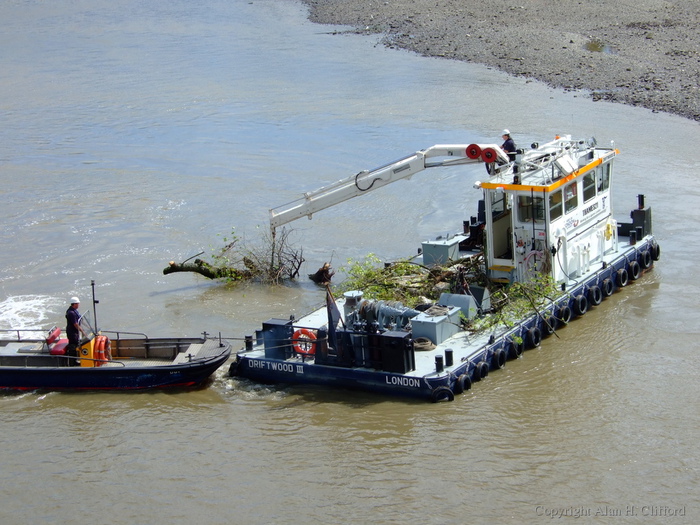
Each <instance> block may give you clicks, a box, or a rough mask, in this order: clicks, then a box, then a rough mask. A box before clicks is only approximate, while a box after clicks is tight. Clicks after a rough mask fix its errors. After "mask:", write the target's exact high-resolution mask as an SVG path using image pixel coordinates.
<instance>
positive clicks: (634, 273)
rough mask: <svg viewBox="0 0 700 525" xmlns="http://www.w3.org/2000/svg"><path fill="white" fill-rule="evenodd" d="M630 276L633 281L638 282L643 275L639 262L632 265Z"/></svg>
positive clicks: (633, 262)
mask: <svg viewBox="0 0 700 525" xmlns="http://www.w3.org/2000/svg"><path fill="white" fill-rule="evenodd" d="M629 275H630V279H632V280H633V281H636V280H637V279H639V277H640V276H641V275H642V267H641V266H640V265H639V263H638V262H637V261H632V262H631V263H630V271H629Z"/></svg>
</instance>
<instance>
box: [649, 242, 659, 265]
mask: <svg viewBox="0 0 700 525" xmlns="http://www.w3.org/2000/svg"><path fill="white" fill-rule="evenodd" d="M659 257H661V246H659V245H658V244H656V243H654V244H652V245H651V258H652V259H653V260H655V261H658V260H659Z"/></svg>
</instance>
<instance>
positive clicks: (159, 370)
mask: <svg viewBox="0 0 700 525" xmlns="http://www.w3.org/2000/svg"><path fill="white" fill-rule="evenodd" d="M95 303H96V301H95V300H94V294H93V304H95ZM92 318H93V314H92V313H91V312H87V313H86V314H84V315H83V316H82V318H81V320H80V326H81V327H82V328H83V330H84V333H85V334H88V335H87V336H86V337H85V338H83V340H81V342H80V345H79V346H78V348H77V354H78V356H77V357H71V356H69V355H66V346H67V345H68V339H64V338H61V329H60V328H58V327H53V328H51V329H50V330H48V331H47V332H46V333H45V335H44V336H40V335H39V334H41V333H42V332H41V331H40V330H29V329H17V330H2V331H0V333H1V334H2V335H3V336H6V337H7V339H1V340H0V390H146V389H157V388H173V387H175V388H192V387H197V386H200V385H202V384H203V383H204V382H205V381H206V380H207V379H208V378H209V377H210V376H211V375H212V374H213V373H214V371H216V369H218V368H219V367H220V366H221V365H222V364H224V363H225V362H226V360H227V359H228V358H229V356H230V354H231V345H230V344H229V343H228V342H227V341H225V340H223V339H221V338H216V339H213V338H209V337H208V336H207V334H206V333H204V334H203V335H202V337H196V338H182V337H170V338H149V337H148V336H146V335H145V334H136V333H131V332H113V331H107V330H100V331H97V330H95V329H94V328H93V322H92Z"/></svg>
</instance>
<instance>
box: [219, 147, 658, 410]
mask: <svg viewBox="0 0 700 525" xmlns="http://www.w3.org/2000/svg"><path fill="white" fill-rule="evenodd" d="M618 154H619V151H618V150H617V149H616V148H615V147H614V145H611V146H610V147H599V146H598V145H597V143H596V141H595V139H593V138H591V139H586V140H572V139H571V137H570V136H561V137H556V138H555V140H553V141H551V142H548V143H546V144H542V145H540V144H537V143H534V144H532V145H531V147H530V148H526V149H519V150H517V151H516V152H515V153H510V154H509V153H506V152H505V151H504V150H503V149H502V148H501V147H500V146H498V145H495V144H454V145H436V146H432V147H429V148H427V149H424V150H421V151H418V152H416V153H412V154H410V155H408V156H406V157H404V158H402V159H399V160H397V161H394V162H391V163H389V164H387V165H384V166H381V167H379V168H376V169H373V170H368V171H361V172H359V173H358V174H356V175H353V176H350V177H348V178H346V179H343V180H340V181H338V182H336V183H334V184H331V185H328V186H326V187H323V188H321V189H319V190H316V191H314V192H310V193H306V194H305V195H304V197H303V198H301V199H299V200H297V201H293V202H292V203H290V204H287V205H285V206H282V207H279V208H275V209H273V210H271V211H270V223H271V227H272V230H273V233H274V230H275V228H277V227H280V226H282V225H284V224H287V223H289V222H290V221H292V220H295V219H297V218H300V217H305V216H307V217H309V218H310V217H311V215H312V214H314V213H317V212H319V211H321V210H323V209H325V208H327V207H329V206H332V205H335V204H338V203H340V202H344V201H346V200H348V199H350V198H353V197H356V196H359V195H362V194H364V193H366V192H367V191H371V190H376V189H378V188H380V187H382V186H385V185H386V184H389V183H391V182H394V181H397V180H401V179H405V178H408V177H410V176H412V175H414V174H416V173H418V172H420V171H422V170H425V169H428V168H431V169H432V168H448V167H452V168H456V167H463V166H470V165H479V164H485V165H486V173H485V176H486V180H484V181H483V182H477V183H476V184H475V188H476V189H477V190H478V191H479V192H480V196H481V198H480V199H479V200H478V206H477V207H476V215H474V216H472V217H471V218H470V219H469V220H463V221H462V224H461V226H460V228H459V230H458V231H456V232H455V233H453V234H450V235H447V236H441V237H438V238H436V239H434V240H428V241H425V242H422V245H421V248H420V250H419V252H420V253H421V256H422V261H421V262H422V264H423V265H426V266H431V265H442V264H445V263H447V262H457V263H460V262H463V263H464V267H465V268H466V267H469V264H468V263H470V262H477V263H478V266H479V268H480V271H481V272H483V274H484V275H485V276H486V285H483V286H469V285H468V283H467V285H465V286H461V287H459V289H450V290H446V291H445V292H444V293H442V294H441V295H440V296H439V299H438V300H436V301H434V303H433V304H429V305H427V308H426V305H420V307H419V306H418V305H413V306H404V305H402V304H396V303H394V302H391V301H377V300H373V299H372V298H367V297H364V293H363V291H362V290H355V291H348V292H345V293H344V294H342V296H339V297H338V298H337V299H335V298H333V296H332V295H331V292H330V289H328V290H327V292H326V300H325V302H324V304H323V305H322V306H320V307H319V308H318V309H317V310H316V311H314V312H311V313H310V314H308V315H305V316H303V317H301V318H299V319H295V318H294V317H293V316H292V317H290V318H288V319H269V320H267V321H265V322H263V323H262V329H260V330H256V331H255V335H250V336H246V342H245V347H244V348H243V349H241V351H240V352H238V353H237V356H236V359H235V361H234V362H232V364H231V366H230V369H229V374H230V375H231V376H238V377H243V378H248V379H250V380H253V381H257V382H263V383H272V384H317V385H325V386H329V387H339V388H345V389H361V390H367V391H371V392H377V393H382V394H388V395H400V396H412V397H419V398H425V399H428V400H432V401H443V400H448V401H451V400H453V399H454V396H455V394H460V393H463V392H465V391H467V390H469V389H470V388H471V387H472V385H473V383H475V382H477V381H481V380H483V379H484V378H485V377H486V376H487V375H488V374H489V372H490V371H494V370H497V369H500V368H503V367H505V366H506V363H507V361H508V360H509V359H515V358H518V357H521V356H522V354H523V350H525V349H528V348H534V347H537V346H539V345H540V343H541V341H542V339H543V338H545V337H547V336H549V335H551V334H553V333H554V332H555V331H556V330H560V329H562V328H564V327H565V326H566V325H567V324H568V323H569V322H571V321H572V320H573V319H575V318H578V317H583V316H584V315H585V314H586V312H587V311H588V310H589V309H590V308H595V307H596V306H598V305H600V304H601V302H603V301H604V300H606V299H607V298H609V297H611V296H613V295H614V294H615V293H616V292H617V291H619V290H620V289H622V288H624V287H625V286H627V285H629V284H630V283H633V282H634V281H636V280H637V279H639V278H640V277H641V276H642V275H643V274H644V273H645V272H647V271H649V270H651V269H652V268H653V266H654V262H655V261H657V260H658V259H659V256H660V253H661V250H660V247H659V245H658V243H657V241H656V239H655V238H654V236H653V235H652V213H651V208H650V207H647V206H646V205H645V202H644V201H645V199H644V196H643V195H639V196H638V197H637V206H636V208H635V209H633V210H632V211H631V214H630V218H631V222H618V221H617V220H616V219H615V218H613V204H612V183H613V178H614V170H613V164H614V161H615V159H616V157H617V156H618ZM483 169H484V168H483V166H482V167H481V170H482V171H483ZM543 278H545V279H547V280H548V281H549V283H550V284H551V285H552V289H554V290H555V293H553V294H545V295H544V296H541V297H536V298H532V300H531V308H529V310H528V312H527V313H525V314H520V315H519V316H518V317H517V318H516V319H510V320H507V321H501V322H496V323H493V324H488V323H482V322H481V321H483V320H487V319H488V317H489V316H490V315H493V313H492V312H493V310H494V308H493V305H492V298H493V297H495V295H494V293H493V291H494V289H495V287H512V286H513V285H514V284H515V283H529V282H534V281H535V280H538V279H543ZM507 289H512V288H507ZM339 295H340V294H339ZM480 325H481V326H488V328H487V329H475V327H478V326H480Z"/></svg>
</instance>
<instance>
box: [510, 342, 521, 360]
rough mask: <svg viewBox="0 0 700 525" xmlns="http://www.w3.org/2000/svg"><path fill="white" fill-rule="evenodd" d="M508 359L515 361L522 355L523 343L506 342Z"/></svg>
mask: <svg viewBox="0 0 700 525" xmlns="http://www.w3.org/2000/svg"><path fill="white" fill-rule="evenodd" d="M507 347H508V357H509V358H510V359H517V358H518V357H520V356H521V355H523V343H522V342H521V343H516V342H515V341H509V342H508V345H507Z"/></svg>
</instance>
